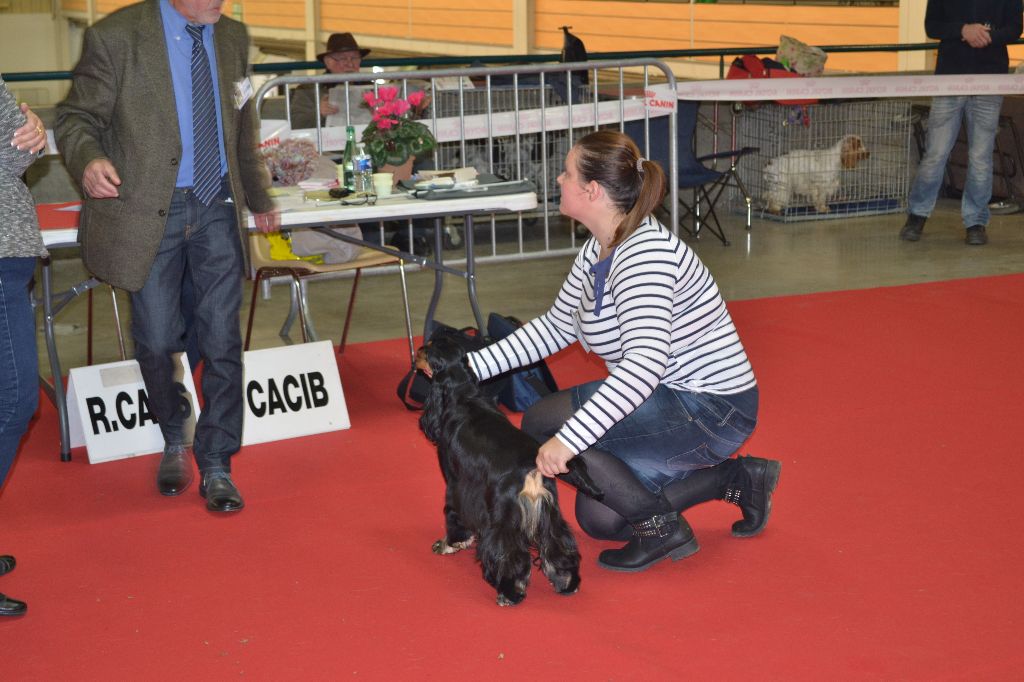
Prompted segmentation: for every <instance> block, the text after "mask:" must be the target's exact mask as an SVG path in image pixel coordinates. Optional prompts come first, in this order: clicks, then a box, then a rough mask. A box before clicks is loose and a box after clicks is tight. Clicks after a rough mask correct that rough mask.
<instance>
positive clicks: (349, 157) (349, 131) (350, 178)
mask: <svg viewBox="0 0 1024 682" xmlns="http://www.w3.org/2000/svg"><path fill="white" fill-rule="evenodd" d="M345 134H346V136H347V137H348V140H346V142H345V154H344V155H343V156H342V158H341V165H342V168H344V173H345V174H344V176H343V177H344V185H345V187H346V188H347V189H350V190H353V191H355V188H356V186H355V176H354V174H353V172H352V171H353V169H354V166H353V160H354V159H355V155H356V129H355V128H354V127H353V126H348V127H347V128H346V129H345Z"/></svg>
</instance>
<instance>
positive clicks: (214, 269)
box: [131, 183, 243, 472]
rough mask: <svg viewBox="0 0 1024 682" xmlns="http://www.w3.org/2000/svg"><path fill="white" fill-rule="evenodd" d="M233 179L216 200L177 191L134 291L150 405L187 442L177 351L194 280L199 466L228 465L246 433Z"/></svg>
mask: <svg viewBox="0 0 1024 682" xmlns="http://www.w3.org/2000/svg"><path fill="white" fill-rule="evenodd" d="M229 197H230V192H229V190H228V187H227V184H226V183H225V184H224V185H222V187H221V191H220V193H219V194H218V195H217V197H216V198H215V199H214V200H213V201H212V202H211V204H210V206H209V207H207V206H203V205H202V204H201V203H200V202H199V201H198V200H197V199H196V198H195V195H194V194H193V193H192V191H191V190H189V189H177V190H175V191H174V196H173V198H172V199H171V207H170V211H169V213H168V215H167V224H166V226H165V228H164V236H163V240H162V241H161V242H160V249H159V251H158V252H157V256H156V260H155V261H154V262H153V267H152V269H151V270H150V272H149V278H148V279H147V280H146V283H145V284H144V285H143V287H142V289H140V290H139V291H137V292H134V293H132V294H131V302H132V337H133V339H134V340H135V358H136V359H137V360H138V362H139V368H140V369H141V370H142V378H143V380H144V381H145V382H146V392H147V393H148V394H149V403H150V407H151V408H152V410H153V414H154V415H155V416H156V418H157V421H158V422H159V423H160V430H161V431H162V432H163V436H164V441H165V442H166V443H167V444H171V445H174V444H182V443H184V442H185V435H184V433H183V425H184V423H185V421H186V419H187V418H188V416H189V407H188V402H187V398H186V396H185V389H184V386H182V384H181V383H179V382H176V381H175V380H174V371H175V369H176V367H177V364H176V363H175V362H174V361H173V359H172V357H171V356H172V355H173V354H174V353H180V352H182V351H183V350H184V345H185V344H184V332H185V322H184V320H183V316H182V310H181V299H182V286H183V283H184V281H185V278H188V281H189V283H190V284H191V288H192V297H193V303H194V319H193V322H194V324H195V332H196V339H197V340H198V342H199V354H200V355H201V356H202V358H203V362H204V364H203V378H202V389H201V390H202V392H203V400H204V407H203V412H202V414H201V415H200V416H199V421H198V423H197V424H196V432H195V438H194V439H193V450H194V452H195V456H196V463H197V464H198V465H199V470H200V471H204V472H205V471H230V470H231V464H230V462H231V460H230V457H231V455H233V454H234V453H235V452H237V451H238V449H239V447H240V446H241V440H242V338H241V332H240V330H239V322H238V315H239V310H240V308H241V305H242V274H243V273H242V269H243V260H242V246H241V240H240V238H239V234H238V227H237V220H236V217H235V207H234V204H232V203H230V202H228V201H227V199H228V198H229Z"/></svg>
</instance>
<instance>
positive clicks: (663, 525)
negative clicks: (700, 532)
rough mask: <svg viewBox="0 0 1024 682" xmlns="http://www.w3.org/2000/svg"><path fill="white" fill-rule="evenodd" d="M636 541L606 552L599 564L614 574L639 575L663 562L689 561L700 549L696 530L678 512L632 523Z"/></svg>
mask: <svg viewBox="0 0 1024 682" xmlns="http://www.w3.org/2000/svg"><path fill="white" fill-rule="evenodd" d="M631 525H632V526H633V538H632V539H631V540H630V541H629V542H628V543H626V546H625V547H623V548H621V549H606V550H604V551H603V552H601V554H600V555H599V556H598V557H597V563H598V564H599V565H600V566H603V567H604V568H607V569H611V570H613V571H626V572H629V573H637V572H639V571H644V570H647V569H648V568H650V567H651V566H653V565H654V564H656V563H658V562H659V561H661V560H662V559H667V558H669V557H671V558H672V560H673V561H679V560H680V559H685V558H686V557H688V556H690V555H691V554H696V553H697V550H699V549H700V545H699V544H697V538H696V537H694V535H693V529H692V528H690V524H689V523H687V522H686V519H684V518H683V517H682V516H680V515H679V514H677V513H676V512H670V513H668V514H662V515H660V516H654V517H651V518H649V519H647V520H645V521H641V522H639V523H634V524H631Z"/></svg>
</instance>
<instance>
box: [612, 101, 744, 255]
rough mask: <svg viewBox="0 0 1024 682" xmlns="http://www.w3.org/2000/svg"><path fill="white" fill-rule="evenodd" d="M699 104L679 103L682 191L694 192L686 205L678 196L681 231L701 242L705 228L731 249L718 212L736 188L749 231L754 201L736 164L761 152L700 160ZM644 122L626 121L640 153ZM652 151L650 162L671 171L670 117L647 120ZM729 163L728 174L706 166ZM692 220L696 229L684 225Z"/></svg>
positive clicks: (625, 128) (734, 152) (737, 152)
mask: <svg viewBox="0 0 1024 682" xmlns="http://www.w3.org/2000/svg"><path fill="white" fill-rule="evenodd" d="M699 108H700V102H696V101H693V100H680V101H679V104H678V108H677V111H676V146H677V150H678V151H677V155H678V156H677V159H678V174H679V189H685V190H692V199H691V200H690V201H687V200H686V199H685V198H684V195H683V193H680V194H679V207H680V208H681V209H682V210H683V215H682V216H680V227H682V228H683V229H684V230H686V231H687V232H688V233H690V234H692V235H693V236H695V237H697V238H698V239H699V238H700V231H701V229H702V228H704V227H706V228H707V229H708V231H709V232H711V234H713V235H715V237H717V238H718V239H719V240H720V241H721V242H722V244H724V245H725V246H729V244H730V242H729V239H728V237H726V236H725V231H724V230H723V229H722V224H721V223H720V222H719V220H718V215H717V213H716V212H715V208H716V206H717V205H718V200H719V199H720V198H721V197H722V193H723V192H724V191H725V188H726V187H728V186H729V185H735V186H736V187H737V188H738V189H739V191H740V192H741V193H742V195H743V197H744V199H745V201H746V204H747V229H748V230H749V229H750V216H751V210H750V206H751V197H750V194H749V193H748V192H747V189H746V187H745V186H744V185H743V182H742V181H741V180H740V177H739V175H738V174H737V172H736V171H737V168H736V164H737V162H738V161H739V159H741V158H742V157H744V156H746V155H747V154H752V153H754V152H756V151H758V148H757V147H743V148H742V149H731V150H729V151H723V152H715V153H714V154H705V155H703V156H697V155H696V153H695V152H694V147H695V137H696V132H697V112H698V109H699ZM643 126H644V121H642V120H640V121H626V122H625V123H624V124H623V131H624V132H625V133H626V134H627V135H629V136H630V137H631V138H633V141H634V142H636V143H637V146H639V147H640V149H641V150H643V149H644V146H645V145H644V139H645V136H644V127H643ZM648 126H649V127H648V132H649V135H650V137H649V139H650V141H651V142H650V148H649V149H648V150H647V151H646V153H645V155H646V156H647V158H649V159H652V160H654V161H657V162H658V163H660V164H661V167H662V168H664V169H666V170H667V169H668V168H669V147H668V144H669V143H670V135H669V117H667V116H663V117H658V118H651V119H648ZM718 159H729V167H728V168H727V169H726V170H718V169H717V168H713V167H708V166H705V165H704V164H705V162H707V161H716V160H718ZM690 216H692V217H693V229H692V230H691V229H689V228H688V227H686V226H685V225H682V220H683V218H686V217H690Z"/></svg>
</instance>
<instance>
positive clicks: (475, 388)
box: [417, 334, 603, 606]
mask: <svg viewBox="0 0 1024 682" xmlns="http://www.w3.org/2000/svg"><path fill="white" fill-rule="evenodd" d="M417 366H418V367H419V368H421V369H422V370H423V371H424V372H425V373H426V374H427V375H428V376H431V378H432V382H431V387H430V392H429V394H428V396H427V400H426V402H425V403H424V406H423V415H422V416H421V417H420V428H421V429H422V430H423V433H424V434H426V436H427V438H429V439H430V440H431V442H433V443H434V444H435V445H437V457H438V461H439V462H440V465H441V474H442V475H443V476H444V480H445V483H446V486H447V487H446V490H445V504H444V516H445V536H444V538H442V539H440V540H438V541H437V542H435V543H434V546H433V551H434V552H435V553H436V554H453V553H455V552H458V551H459V550H463V549H467V548H469V547H471V546H473V544H474V540H475V541H476V557H477V560H478V561H479V562H480V565H481V568H482V569H483V575H484V580H486V581H487V582H488V583H489V584H490V585H491V586H492V587H494V588H495V589H496V590H497V591H498V605H499V606H514V605H515V604H518V603H519V602H521V601H522V600H523V599H524V598H525V597H526V588H527V585H528V584H529V582H530V570H531V564H532V555H531V550H532V549H535V550H536V551H537V555H538V564H539V566H540V569H541V571H543V573H544V575H545V576H547V578H548V580H550V581H551V584H552V585H553V586H554V588H555V591H557V592H558V593H559V594H573V593H575V592H576V591H577V590H578V589H579V585H580V572H579V568H580V553H579V549H578V547H577V545H576V538H575V537H574V536H573V534H572V531H571V530H570V529H569V526H568V525H567V524H566V522H565V519H563V518H562V515H561V513H560V511H559V509H558V498H557V495H556V491H555V483H554V481H553V480H552V479H550V478H545V477H544V476H543V475H541V473H540V472H539V471H537V468H536V464H535V462H536V459H537V450H538V448H539V447H540V446H539V444H538V443H537V441H536V440H534V439H533V438H531V437H530V436H529V435H527V434H526V433H524V432H523V431H521V430H519V429H517V428H516V427H515V426H514V425H513V424H512V423H511V422H509V420H508V418H507V417H506V416H505V415H504V414H503V413H502V412H501V411H500V410H498V408H497V407H496V406H495V404H494V402H493V401H492V400H491V399H490V398H488V397H486V396H485V395H483V393H482V392H481V391H480V388H479V384H478V382H477V379H476V377H475V376H474V374H473V372H472V371H471V370H470V369H469V365H468V362H467V360H466V355H465V352H464V351H463V349H462V348H461V347H460V346H459V345H458V344H457V343H456V342H455V341H454V340H453V339H452V338H451V337H450V336H446V335H438V334H435V335H434V337H433V338H432V339H431V340H430V342H429V343H428V344H427V345H426V346H424V347H423V348H420V350H419V352H418V353H417ZM569 469H570V471H569V473H568V474H565V475H564V478H565V480H566V481H567V482H569V483H571V484H572V485H574V486H576V487H577V489H579V490H580V491H581V492H584V493H585V494H589V495H590V496H592V497H595V498H596V499H601V497H602V496H603V495H602V493H601V491H600V490H599V489H598V488H597V487H596V486H595V485H594V483H593V481H591V480H590V477H589V476H588V475H587V471H586V464H585V463H584V462H583V460H581V459H580V458H579V457H575V458H573V459H572V460H570V462H569Z"/></svg>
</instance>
